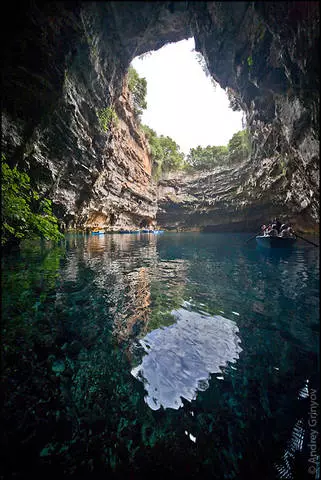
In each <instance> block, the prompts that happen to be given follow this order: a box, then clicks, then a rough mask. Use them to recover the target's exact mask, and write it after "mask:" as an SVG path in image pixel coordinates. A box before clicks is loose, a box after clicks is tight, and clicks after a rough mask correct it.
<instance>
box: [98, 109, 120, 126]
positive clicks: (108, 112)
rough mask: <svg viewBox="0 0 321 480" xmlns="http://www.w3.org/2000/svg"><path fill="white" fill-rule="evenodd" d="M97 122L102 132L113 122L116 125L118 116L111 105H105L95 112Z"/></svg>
mask: <svg viewBox="0 0 321 480" xmlns="http://www.w3.org/2000/svg"><path fill="white" fill-rule="evenodd" d="M97 117H98V120H99V124H100V126H101V128H102V130H103V131H104V132H107V131H108V130H109V129H110V127H111V125H112V124H113V123H114V124H115V125H117V123H118V116H117V113H116V112H115V110H114V109H113V108H112V107H106V108H103V109H102V110H99V112H98V113H97Z"/></svg>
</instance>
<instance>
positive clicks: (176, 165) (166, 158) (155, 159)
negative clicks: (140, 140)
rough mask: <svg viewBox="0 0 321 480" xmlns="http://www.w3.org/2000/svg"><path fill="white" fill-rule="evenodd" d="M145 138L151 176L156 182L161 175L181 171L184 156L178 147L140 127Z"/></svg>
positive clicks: (173, 142)
mask: <svg viewBox="0 0 321 480" xmlns="http://www.w3.org/2000/svg"><path fill="white" fill-rule="evenodd" d="M142 130H143V132H144V133H145V136H146V138H147V141H148V144H149V148H150V154H151V159H152V175H153V177H154V178H155V179H156V180H158V179H159V177H160V176H161V174H162V173H165V172H171V171H177V170H182V169H183V168H184V166H185V159H184V154H183V153H182V152H181V151H180V147H179V145H178V144H177V143H176V142H175V141H174V140H173V139H172V138H170V137H165V136H164V135H161V136H158V135H157V133H156V132H155V131H154V130H153V129H151V128H150V127H148V126H147V125H142Z"/></svg>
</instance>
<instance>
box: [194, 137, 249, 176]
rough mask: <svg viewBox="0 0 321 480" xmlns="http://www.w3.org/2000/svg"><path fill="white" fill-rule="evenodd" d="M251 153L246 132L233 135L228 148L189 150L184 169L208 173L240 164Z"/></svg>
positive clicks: (216, 147) (199, 147)
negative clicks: (225, 166)
mask: <svg viewBox="0 0 321 480" xmlns="http://www.w3.org/2000/svg"><path fill="white" fill-rule="evenodd" d="M250 153H251V143H250V137H249V133H248V131H247V130H241V131H240V132H237V133H235V134H234V135H233V136H232V138H231V139H230V141H229V143H228V146H227V147H225V146H224V145H223V146H217V145H214V146H210V145H208V146H207V147H201V146H200V145H199V146H198V147H196V148H191V149H190V151H189V154H188V155H187V158H186V168H187V170H190V171H208V170H212V169H213V168H215V167H218V166H221V165H229V164H234V163H240V162H242V161H243V160H245V159H246V158H248V157H249V155H250Z"/></svg>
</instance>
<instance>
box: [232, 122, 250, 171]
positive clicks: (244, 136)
mask: <svg viewBox="0 0 321 480" xmlns="http://www.w3.org/2000/svg"><path fill="white" fill-rule="evenodd" d="M250 153H251V141H250V136H249V132H248V130H246V129H245V130H241V131H239V132H237V133H234V135H233V137H232V138H231V139H230V141H229V142H228V158H229V162H230V163H236V162H242V161H243V160H245V159H246V158H248V157H249V155H250Z"/></svg>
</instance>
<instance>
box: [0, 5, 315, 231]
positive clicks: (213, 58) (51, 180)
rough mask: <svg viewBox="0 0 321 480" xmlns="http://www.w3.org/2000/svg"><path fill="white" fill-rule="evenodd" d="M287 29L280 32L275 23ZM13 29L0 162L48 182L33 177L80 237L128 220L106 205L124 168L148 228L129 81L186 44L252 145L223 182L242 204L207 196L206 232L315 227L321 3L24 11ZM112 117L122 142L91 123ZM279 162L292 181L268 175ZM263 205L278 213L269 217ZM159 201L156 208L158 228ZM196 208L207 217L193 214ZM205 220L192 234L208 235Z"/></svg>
mask: <svg viewBox="0 0 321 480" xmlns="http://www.w3.org/2000/svg"><path fill="white" fill-rule="evenodd" d="M9 8H10V7H9ZM281 17H282V22H281V23H280V22H279V21H277V20H276V19H277V18H281ZM7 20H8V21H7V27H8V31H10V32H11V34H10V35H6V38H5V47H4V52H5V55H4V64H3V71H4V75H3V102H2V142H3V151H4V153H5V154H6V157H7V159H8V161H9V162H12V161H13V160H12V159H14V161H15V162H16V163H18V165H19V166H20V167H21V168H22V169H24V170H25V171H30V174H31V176H32V175H33V172H42V174H41V176H42V179H41V181H40V180H39V178H38V177H37V178H35V179H34V181H35V182H38V183H39V189H40V190H41V191H42V192H44V193H45V192H50V196H51V199H52V200H53V202H54V204H55V205H56V206H57V208H56V210H57V211H65V212H66V215H67V214H69V215H70V214H71V215H75V216H76V217H77V218H75V221H76V223H77V225H80V226H81V225H82V223H83V221H84V220H83V219H84V218H86V214H87V213H88V210H89V209H90V208H92V207H93V206H94V205H95V204H97V203H102V204H105V206H106V210H109V211H113V210H114V209H115V207H116V206H117V207H118V209H119V210H120V211H121V210H122V209H123V208H124V207H123V198H122V197H123V196H122V195H121V194H117V193H116V194H115V195H114V198H113V200H109V199H107V197H108V191H110V189H111V184H112V183H113V182H114V181H115V178H116V177H115V176H113V173H114V172H115V170H116V169H119V168H121V170H122V172H123V174H122V175H123V177H122V178H120V177H119V176H118V178H117V181H118V182H119V184H120V187H121V189H122V190H123V191H124V189H125V191H126V189H127V186H126V185H127V178H128V176H131V177H133V178H134V184H135V186H136V191H137V190H138V191H142V190H146V188H145V187H143V185H146V186H147V185H148V186H147V189H148V195H147V197H148V199H147V198H145V199H144V200H143V201H142V204H141V205H140V209H139V212H138V215H141V217H142V218H143V217H144V216H146V215H147V216H151V217H152V218H156V214H157V208H158V207H157V200H156V189H155V186H153V185H151V182H150V176H149V175H150V160H149V158H148V152H147V149H146V144H145V143H144V138H142V135H141V134H139V133H138V132H137V125H136V124H135V121H134V120H133V118H132V117H130V118H129V117H128V102H127V97H126V95H127V94H126V85H125V83H126V82H125V78H126V72H127V70H128V67H129V65H130V62H131V61H132V59H133V58H134V57H136V56H138V55H140V54H143V53H145V52H148V51H151V50H156V49H159V48H160V47H162V46H163V45H165V44H166V43H169V42H176V41H179V40H182V39H186V38H189V37H191V36H194V38H195V45H196V50H197V51H199V52H201V53H202V55H203V57H204V59H205V61H206V64H207V67H208V69H209V72H210V73H211V75H212V76H213V78H214V79H215V80H216V81H217V82H218V83H219V84H220V86H221V87H222V88H227V87H229V88H230V89H231V90H233V91H234V92H236V94H237V97H238V101H239V102H240V105H241V106H242V109H243V110H244V112H245V114H246V119H247V125H248V128H249V130H250V133H251V137H252V143H253V149H252V155H251V158H250V159H249V162H248V163H247V165H246V166H245V168H243V169H242V171H240V172H239V173H238V175H237V179H236V183H235V179H233V178H231V183H232V184H233V185H236V186H237V187H239V186H240V185H241V186H242V190H243V193H238V194H237V197H236V199H235V198H234V197H232V196H229V195H227V196H226V201H225V203H224V205H225V206H224V205H222V204H220V202H218V203H217V201H216V199H215V197H214V200H213V202H212V203H214V201H215V202H216V203H217V204H218V205H219V213H220V215H219V216H218V215H217V211H216V210H215V209H214V210H211V211H210V212H209V213H207V215H210V217H211V218H209V224H211V225H217V226H218V225H220V228H223V227H224V224H231V222H236V221H237V220H238V212H240V213H241V214H242V216H243V217H244V216H246V217H250V216H251V209H252V208H256V207H258V206H260V207H261V208H260V215H259V216H260V218H261V219H262V218H264V217H265V218H266V216H268V215H279V214H280V213H286V215H287V216H288V217H289V218H291V219H294V220H295V221H297V224H298V225H301V226H302V227H306V228H315V227H316V226H317V225H318V222H319V213H318V207H319V197H318V189H319V116H318V111H319V53H320V52H319V50H320V46H319V30H318V22H319V5H318V3H317V2H279V3H275V2H268V3H265V2H262V3H253V2H237V3H234V2H232V3H229V2H155V3H153V4H148V3H146V2H122V3H120V4H118V2H88V3H84V4H81V3H79V2H59V3H56V2H49V3H44V4H42V5H40V4H38V3H37V2H26V3H25V4H24V5H23V6H21V8H19V12H13V11H12V12H11V13H9V12H8V18H7ZM249 59H250V60H249ZM126 102H127V103H126ZM109 105H114V106H115V109H116V111H117V113H118V116H119V117H120V119H121V121H122V125H123V126H126V129H127V130H126V133H124V129H123V130H122V133H120V132H107V133H106V134H103V133H102V132H101V130H100V129H99V122H98V119H97V112H99V111H100V110H101V109H103V108H106V107H108V106H109ZM133 142H134V143H133ZM134 144H135V146H134V148H132V145H134ZM124 145H126V149H124V148H123V146H124ZM127 145H128V148H127ZM125 150H127V151H125ZM137 157H138V160H137ZM266 159H267V160H269V165H268V167H265V166H264V165H265V164H264V162H265V160H266ZM280 162H283V163H284V162H286V175H284V177H282V178H278V177H275V178H273V177H271V171H272V170H273V166H274V165H275V164H278V163H280ZM283 163H282V164H283ZM31 165H32V169H30V167H31ZM136 165H137V167H136ZM137 169H141V170H142V171H141V172H140V173H139V174H138V172H137ZM46 171H47V172H46ZM44 172H45V173H44ZM129 172H130V173H129ZM37 175H38V174H37ZM108 175H109V180H107V176H108ZM100 178H101V179H102V181H101V182H100V183H99V186H97V179H100ZM271 178H272V180H273V181H269V180H271ZM103 179H105V180H106V181H105V183H104V182H103ZM233 182H234V183H233ZM183 187H184V185H183ZM185 187H186V185H185ZM176 188H177V186H176ZM186 188H189V187H188V186H187V187H186ZM200 188H202V185H201V183H200ZM215 190H216V185H215V182H214V183H213V185H212V191H213V194H215ZM84 191H86V193H87V192H91V196H90V194H89V198H88V195H87V197H86V202H85V203H83V202H82V198H80V197H79V196H80V195H81V192H84ZM271 196H273V208H272V210H271V209H270V207H269V206H268V205H267V204H268V203H269V202H268V199H269V198H270V197H271ZM166 202H167V200H166V198H165V199H162V200H161V205H160V208H161V211H162V212H163V213H164V212H165V215H164V214H163V215H162V216H161V219H162V222H163V224H162V226H165V227H166V222H167V219H166V212H167V207H168V203H166ZM126 208H128V207H126ZM193 208H194V209H196V211H201V210H202V208H201V205H199V204H196V205H194V206H193ZM224 208H226V215H225V217H224V215H222V210H223V211H224ZM135 213H136V212H135ZM303 213H304V218H305V222H304V225H303V224H302V221H301V216H302V215H301V214H303ZM181 215H182V222H181V226H184V227H186V228H188V227H191V226H192V227H195V226H196V225H189V224H188V222H186V221H185V220H184V218H187V217H184V211H183V210H181ZM183 217H184V218H183ZM200 218H201V220H200V221H199V222H198V223H199V224H200V225H205V226H206V222H205V223H204V218H202V215H201V214H200ZM300 221H301V223H300ZM194 223H195V222H194ZM196 223H197V221H196ZM170 224H171V219H170V214H169V217H168V225H170ZM244 227H246V225H245V224H244Z"/></svg>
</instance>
